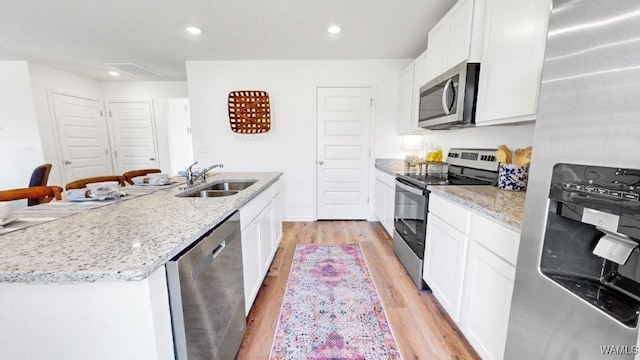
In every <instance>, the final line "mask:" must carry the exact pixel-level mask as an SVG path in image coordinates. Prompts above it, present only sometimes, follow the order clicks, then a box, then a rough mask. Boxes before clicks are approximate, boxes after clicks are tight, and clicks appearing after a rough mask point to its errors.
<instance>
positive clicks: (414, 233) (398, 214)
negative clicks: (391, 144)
mask: <svg viewBox="0 0 640 360" xmlns="http://www.w3.org/2000/svg"><path fill="white" fill-rule="evenodd" d="M495 152H496V150H495V149H451V150H449V154H448V156H447V163H448V164H449V171H448V173H446V174H429V173H428V172H425V173H421V172H417V173H410V172H407V173H401V174H397V177H396V195H395V196H396V198H395V211H394V222H393V223H394V231H393V251H394V252H395V254H396V256H397V257H398V259H400V262H401V263H402V265H404V268H405V269H406V270H407V273H408V274H409V276H410V277H411V279H412V280H413V281H414V283H415V284H416V285H417V286H418V288H420V289H425V288H427V286H428V284H425V283H424V281H423V280H422V268H423V259H424V246H425V239H426V229H427V212H428V207H429V191H428V190H427V186H428V185H496V183H497V180H498V161H497V159H496V157H495Z"/></svg>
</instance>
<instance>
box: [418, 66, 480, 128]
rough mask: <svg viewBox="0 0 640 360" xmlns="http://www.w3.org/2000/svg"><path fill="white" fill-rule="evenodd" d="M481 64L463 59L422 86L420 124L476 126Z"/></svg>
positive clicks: (449, 126)
mask: <svg viewBox="0 0 640 360" xmlns="http://www.w3.org/2000/svg"><path fill="white" fill-rule="evenodd" d="M479 76H480V64H479V63H468V62H463V63H460V64H458V65H456V66H455V67H453V68H452V69H450V70H448V71H446V72H445V73H444V74H442V75H440V76H438V77H437V78H435V79H433V80H431V81H429V82H428V83H427V84H426V85H424V86H422V87H421V88H420V106H419V112H418V125H419V126H420V127H421V128H425V129H451V128H457V127H465V126H474V125H475V118H476V100H477V98H478V93H477V90H478V78H479Z"/></svg>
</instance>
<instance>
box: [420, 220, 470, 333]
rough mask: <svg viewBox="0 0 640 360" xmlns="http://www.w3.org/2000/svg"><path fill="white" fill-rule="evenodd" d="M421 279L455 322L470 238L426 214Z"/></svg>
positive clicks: (457, 318) (457, 317)
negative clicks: (425, 234)
mask: <svg viewBox="0 0 640 360" xmlns="http://www.w3.org/2000/svg"><path fill="white" fill-rule="evenodd" d="M427 216H428V217H427V239H426V244H425V254H424V271H423V277H424V281H425V282H426V283H427V285H429V287H430V288H431V290H432V291H433V295H434V296H435V297H436V299H438V301H439V302H440V304H441V305H442V307H443V308H444V309H445V310H446V311H447V313H448V314H449V316H451V318H452V319H453V321H455V322H456V323H457V322H458V320H459V318H460V316H459V315H460V314H459V311H460V302H461V293H462V282H463V274H464V267H465V255H466V250H467V243H468V241H469V238H468V237H466V236H465V235H463V234H462V233H460V232H458V231H456V230H455V229H454V228H452V227H451V226H449V225H447V224H446V223H445V222H444V221H442V220H441V219H440V218H438V217H436V216H434V215H432V214H431V213H429V214H428V215H427Z"/></svg>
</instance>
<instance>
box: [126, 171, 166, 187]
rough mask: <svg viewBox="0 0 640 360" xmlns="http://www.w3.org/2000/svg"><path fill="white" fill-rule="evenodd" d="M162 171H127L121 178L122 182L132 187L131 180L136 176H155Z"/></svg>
mask: <svg viewBox="0 0 640 360" xmlns="http://www.w3.org/2000/svg"><path fill="white" fill-rule="evenodd" d="M161 172H162V170H160V169H141V170H131V171H127V172H126V173H124V174H122V176H123V177H124V181H126V182H127V183H128V184H129V185H133V180H132V179H133V178H134V177H136V176H144V175H148V174H157V173H161Z"/></svg>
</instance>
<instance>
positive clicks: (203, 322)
mask: <svg viewBox="0 0 640 360" xmlns="http://www.w3.org/2000/svg"><path fill="white" fill-rule="evenodd" d="M166 269H167V282H168V285H169V301H170V305H171V321H172V325H173V338H174V349H175V355H176V358H177V359H189V360H199V359H203V360H204V359H207V360H209V359H220V360H227V359H233V358H234V357H235V356H236V354H237V352H238V349H239V348H240V343H241V342H242V338H243V337H244V333H245V330H246V326H247V324H246V317H245V314H244V281H243V275H242V245H241V242H240V215H239V213H238V212H237V211H236V212H235V213H234V214H233V215H231V216H230V217H228V218H227V219H226V220H225V221H223V222H222V223H220V224H219V225H218V226H216V227H215V228H214V229H212V230H210V231H209V232H207V233H206V234H205V235H204V236H202V238H201V239H200V240H198V241H196V242H194V244H193V245H192V246H190V247H189V248H187V249H185V250H184V251H182V252H181V253H180V254H178V255H176V257H174V258H173V259H171V260H170V261H169V262H168V263H167V266H166Z"/></svg>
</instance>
